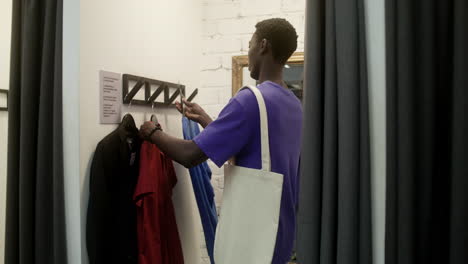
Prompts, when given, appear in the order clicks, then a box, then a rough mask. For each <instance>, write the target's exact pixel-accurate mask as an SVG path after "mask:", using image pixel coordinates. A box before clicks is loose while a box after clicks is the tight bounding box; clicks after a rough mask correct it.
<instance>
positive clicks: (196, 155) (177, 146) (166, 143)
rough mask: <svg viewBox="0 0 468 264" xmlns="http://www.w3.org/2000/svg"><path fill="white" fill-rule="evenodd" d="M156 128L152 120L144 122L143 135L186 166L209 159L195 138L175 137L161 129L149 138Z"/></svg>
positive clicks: (189, 166)
mask: <svg viewBox="0 0 468 264" xmlns="http://www.w3.org/2000/svg"><path fill="white" fill-rule="evenodd" d="M154 128H155V124H154V123H152V122H146V123H145V124H143V126H142V127H141V129H140V133H141V135H142V137H143V138H146V139H148V140H149V141H151V142H152V143H153V144H155V145H156V146H157V147H158V148H159V149H160V150H161V151H162V152H163V153H164V154H166V155H167V156H168V157H170V158H171V159H173V160H175V161H176V162H178V163H180V164H182V165H183V166H184V167H186V168H191V167H195V166H197V165H198V164H200V163H202V162H204V161H205V160H207V159H208V157H207V156H206V155H205V153H203V151H202V150H201V149H200V148H199V147H198V146H197V144H195V142H193V140H184V139H179V138H175V137H172V136H170V135H168V134H166V133H164V132H163V131H160V130H157V131H156V132H154V133H153V135H151V138H148V136H149V134H150V133H151V131H152V130H153V129H154Z"/></svg>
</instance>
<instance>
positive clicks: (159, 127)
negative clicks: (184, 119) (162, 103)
mask: <svg viewBox="0 0 468 264" xmlns="http://www.w3.org/2000/svg"><path fill="white" fill-rule="evenodd" d="M158 130H161V131H162V128H161V125H160V124H156V126H155V127H154V128H153V130H151V133H150V134H149V135H148V139H151V136H153V134H154V132H156V131H158Z"/></svg>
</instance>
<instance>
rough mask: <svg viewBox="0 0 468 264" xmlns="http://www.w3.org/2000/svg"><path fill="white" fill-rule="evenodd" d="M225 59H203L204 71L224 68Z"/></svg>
mask: <svg viewBox="0 0 468 264" xmlns="http://www.w3.org/2000/svg"><path fill="white" fill-rule="evenodd" d="M222 63H223V58H222V56H220V55H206V56H204V57H203V61H202V70H214V69H219V68H221V67H222Z"/></svg>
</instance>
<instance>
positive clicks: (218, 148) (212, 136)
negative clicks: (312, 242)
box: [194, 81, 302, 264]
mask: <svg viewBox="0 0 468 264" xmlns="http://www.w3.org/2000/svg"><path fill="white" fill-rule="evenodd" d="M258 88H259V89H260V91H261V93H262V95H263V98H264V100H265V104H266V108H267V113H268V127H269V136H270V155H271V170H272V171H273V172H276V173H280V174H283V175H284V181H283V194H282V199H281V212H280V220H279V227H278V234H277V238H276V246H275V252H274V256H273V261H272V263H273V264H284V263H286V262H287V261H289V260H290V256H291V252H292V249H293V244H294V238H295V234H296V208H297V202H298V191H299V187H298V184H299V159H300V151H301V131H302V106H301V102H300V101H299V99H298V98H297V97H296V96H295V95H294V94H293V93H292V92H291V91H289V90H287V89H285V88H283V87H282V86H281V85H279V84H276V83H273V82H270V81H266V82H264V83H262V84H260V85H259V86H258ZM194 142H195V143H196V144H197V145H198V147H200V149H201V150H202V151H203V152H204V153H205V154H206V156H208V157H209V158H210V159H211V160H212V161H213V162H214V163H215V164H216V165H217V166H218V167H221V166H222V165H223V164H224V163H225V162H226V161H227V160H228V159H230V158H231V157H233V156H235V161H236V165H237V166H242V167H247V168H253V169H260V168H261V148H260V113H259V110H258V104H257V100H256V98H255V95H254V94H253V93H252V91H250V90H249V89H244V90H242V91H240V92H239V93H238V94H237V95H236V96H235V97H234V98H232V99H231V100H230V101H229V103H228V104H227V105H226V107H225V108H224V109H223V110H222V111H221V113H220V114H219V117H218V119H216V120H215V121H213V122H212V123H211V124H210V125H208V126H207V127H206V128H205V130H203V131H202V132H201V133H200V134H199V135H198V136H197V137H196V138H194Z"/></svg>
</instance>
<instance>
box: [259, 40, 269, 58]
mask: <svg viewBox="0 0 468 264" xmlns="http://www.w3.org/2000/svg"><path fill="white" fill-rule="evenodd" d="M267 51H268V40H266V39H262V41H260V54H262V55H263V54H265V53H267Z"/></svg>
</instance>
